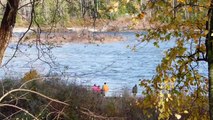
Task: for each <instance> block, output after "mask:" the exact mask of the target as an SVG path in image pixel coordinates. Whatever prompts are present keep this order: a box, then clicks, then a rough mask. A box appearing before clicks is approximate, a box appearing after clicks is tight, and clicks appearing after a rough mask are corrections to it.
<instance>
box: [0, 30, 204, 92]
mask: <svg viewBox="0 0 213 120" xmlns="http://www.w3.org/2000/svg"><path fill="white" fill-rule="evenodd" d="M107 34H119V35H122V36H123V37H125V38H126V41H121V42H113V43H105V44H99V45H97V44H80V43H75V44H74V43H69V44H64V45H62V46H60V47H55V48H53V49H52V50H51V52H52V59H53V60H54V61H55V65H52V66H51V67H50V66H49V65H48V64H46V63H45V62H42V61H39V60H38V61H34V60H35V59H36V58H37V56H38V52H37V48H36V47H35V46H31V47H29V46H27V45H21V46H20V48H19V49H20V51H18V52H17V54H16V56H15V57H14V58H13V59H12V60H11V61H10V62H9V63H8V64H7V67H3V68H2V69H1V70H2V72H1V73H2V75H3V76H14V77H20V76H23V74H24V73H25V72H27V71H29V70H30V69H32V68H34V69H37V70H38V71H39V72H40V73H41V74H43V75H45V74H47V73H48V72H49V71H50V70H51V71H52V72H58V71H62V72H64V74H65V75H66V76H68V81H69V82H70V81H72V82H76V83H77V84H81V85H89V86H92V85H93V84H96V85H100V86H102V85H103V83H104V82H106V83H107V84H108V85H109V88H110V91H109V93H108V95H120V94H122V92H123V91H124V90H127V91H129V92H131V89H132V87H133V86H134V85H135V84H139V83H140V81H139V79H151V78H152V77H153V75H154V74H155V67H156V66H157V65H158V64H159V63H160V62H161V58H162V57H163V55H164V54H163V52H164V51H165V50H166V49H168V48H170V47H172V46H174V45H175V43H174V41H173V40H171V41H169V42H164V43H160V48H156V47H154V46H153V43H152V42H150V43H141V44H140V46H139V47H138V48H137V49H136V51H132V50H131V49H129V48H127V46H128V45H130V46H133V45H136V44H138V42H137V40H136V37H135V33H131V32H122V33H107ZM13 48H15V45H14V44H10V45H9V48H8V49H7V51H6V55H5V58H4V62H6V61H7V60H8V59H9V58H11V56H12V55H13V52H14V49H13ZM43 58H48V56H44V57H43ZM47 61H49V62H51V61H50V60H47ZM199 71H200V72H201V73H202V74H204V75H207V66H206V63H201V64H200V68H199ZM138 88H139V93H140V92H141V91H142V88H141V87H138Z"/></svg>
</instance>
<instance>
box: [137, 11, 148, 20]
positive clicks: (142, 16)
mask: <svg viewBox="0 0 213 120" xmlns="http://www.w3.org/2000/svg"><path fill="white" fill-rule="evenodd" d="M145 14H146V13H145V12H141V13H140V14H138V15H137V19H143V18H144V16H145Z"/></svg>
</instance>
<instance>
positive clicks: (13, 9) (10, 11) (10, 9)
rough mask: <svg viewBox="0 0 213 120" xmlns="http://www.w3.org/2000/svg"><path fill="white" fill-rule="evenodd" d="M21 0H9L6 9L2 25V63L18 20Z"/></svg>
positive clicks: (0, 61)
mask: <svg viewBox="0 0 213 120" xmlns="http://www.w3.org/2000/svg"><path fill="white" fill-rule="evenodd" d="M18 6H19V0H7V5H6V10H5V12H4V16H3V19H2V21H1V27H0V64H1V63H2V59H3V56H4V52H5V50H6V48H7V46H8V44H9V42H10V38H11V35H12V30H13V27H14V26H15V22H16V15H17V11H18Z"/></svg>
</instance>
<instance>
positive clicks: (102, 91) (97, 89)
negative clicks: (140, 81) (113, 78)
mask: <svg viewBox="0 0 213 120" xmlns="http://www.w3.org/2000/svg"><path fill="white" fill-rule="evenodd" d="M92 91H93V92H95V93H100V94H102V95H103V96H105V94H106V92H108V91H109V87H108V85H107V84H106V83H104V85H103V86H102V88H101V87H100V85H98V86H97V85H96V84H94V85H93V86H92ZM137 92H138V87H137V84H135V86H134V87H133V88H132V94H133V96H134V97H136V94H137Z"/></svg>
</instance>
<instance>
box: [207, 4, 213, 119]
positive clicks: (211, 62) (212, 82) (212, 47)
mask: <svg viewBox="0 0 213 120" xmlns="http://www.w3.org/2000/svg"><path fill="white" fill-rule="evenodd" d="M207 29H208V31H209V33H208V35H207V37H206V53H207V59H208V77H209V114H210V120H213V35H212V34H213V0H211V5H210V8H209V12H208V25H207Z"/></svg>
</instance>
